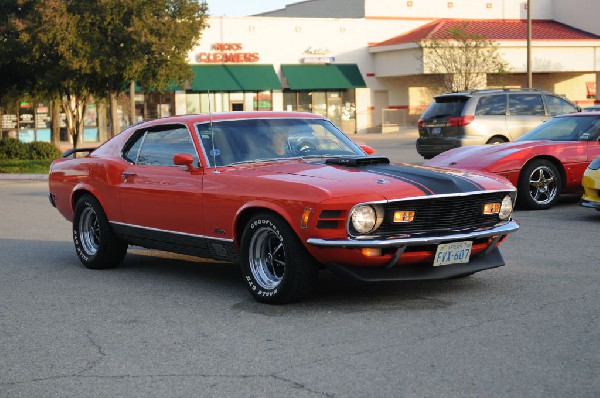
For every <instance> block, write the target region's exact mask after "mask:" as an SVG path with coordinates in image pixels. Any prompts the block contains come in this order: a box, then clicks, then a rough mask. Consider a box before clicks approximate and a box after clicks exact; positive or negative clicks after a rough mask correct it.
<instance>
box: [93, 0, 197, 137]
mask: <svg viewBox="0 0 600 398" xmlns="http://www.w3.org/2000/svg"><path fill="white" fill-rule="evenodd" d="M90 7H91V10H90V13H89V16H90V18H89V20H88V23H89V27H88V28H87V31H86V35H88V36H89V40H90V41H91V42H93V43H95V48H94V51H95V57H96V59H97V60H98V62H97V63H96V65H95V74H96V75H97V78H98V82H99V83H100V86H101V87H100V90H103V92H104V94H105V95H106V94H107V97H108V99H109V104H110V109H111V112H110V113H111V122H112V128H111V131H112V133H113V134H114V133H115V132H118V131H119V129H120V126H119V121H118V116H117V97H118V95H119V93H121V92H123V90H125V89H127V88H128V87H129V85H130V83H131V82H132V81H136V82H138V84H139V85H141V86H142V87H145V88H146V89H152V90H156V91H164V90H165V89H166V88H167V87H169V86H171V85H173V84H178V85H180V86H183V84H184V82H185V81H189V80H191V78H192V76H191V69H190V66H189V64H188V62H187V55H188V53H189V51H190V50H192V48H193V47H194V45H195V44H196V43H197V41H198V39H199V38H200V36H201V33H202V31H203V30H204V28H205V27H206V14H207V11H208V8H207V5H206V2H205V1H200V2H199V1H196V0H154V1H149V0H103V1H98V2H94V4H93V5H92V6H90ZM96 95H102V92H97V93H96Z"/></svg>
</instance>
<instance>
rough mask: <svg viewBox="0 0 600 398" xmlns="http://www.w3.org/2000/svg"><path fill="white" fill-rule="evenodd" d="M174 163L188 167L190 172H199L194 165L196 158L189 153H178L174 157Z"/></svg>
mask: <svg viewBox="0 0 600 398" xmlns="http://www.w3.org/2000/svg"><path fill="white" fill-rule="evenodd" d="M173 163H175V164H176V165H177V166H186V167H187V169H188V171H190V172H193V171H198V169H197V168H196V167H194V166H193V164H192V163H194V157H193V156H192V155H190V154H189V153H178V154H177V155H175V156H173Z"/></svg>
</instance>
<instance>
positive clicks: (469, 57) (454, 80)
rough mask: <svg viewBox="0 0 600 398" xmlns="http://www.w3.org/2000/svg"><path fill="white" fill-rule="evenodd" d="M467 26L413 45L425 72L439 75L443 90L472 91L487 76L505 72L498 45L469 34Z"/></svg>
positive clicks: (506, 69)
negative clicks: (419, 55) (438, 37)
mask: <svg viewBox="0 0 600 398" xmlns="http://www.w3.org/2000/svg"><path fill="white" fill-rule="evenodd" d="M468 25H469V24H468V23H465V24H463V25H460V26H457V27H453V28H449V29H448V30H447V34H446V35H443V36H445V37H443V38H440V39H427V40H423V41H421V42H419V43H417V44H418V45H419V47H421V49H422V62H423V69H424V71H425V73H439V74H441V75H442V79H443V83H442V84H443V86H444V88H445V90H446V91H451V92H457V91H469V90H474V89H476V88H480V87H481V85H482V84H483V85H485V75H486V74H487V73H505V72H507V71H508V63H507V62H506V61H504V60H503V59H502V56H501V54H500V53H499V50H498V45H497V44H496V43H495V42H494V41H492V40H488V39H487V38H486V37H485V36H483V35H481V34H476V33H470V32H469V29H468Z"/></svg>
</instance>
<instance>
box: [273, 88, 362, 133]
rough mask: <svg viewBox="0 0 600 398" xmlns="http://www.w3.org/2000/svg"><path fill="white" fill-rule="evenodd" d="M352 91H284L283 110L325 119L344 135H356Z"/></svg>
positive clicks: (354, 105) (354, 106)
mask: <svg viewBox="0 0 600 398" xmlns="http://www.w3.org/2000/svg"><path fill="white" fill-rule="evenodd" d="M354 98H355V94H354V90H353V89H350V90H344V91H284V93H283V109H285V110H286V111H298V112H312V113H316V114H319V115H322V116H325V117H327V118H328V119H329V120H331V121H332V122H333V124H335V125H336V126H338V127H339V128H340V129H341V130H342V131H343V132H344V133H346V134H354V133H356V104H355V100H354Z"/></svg>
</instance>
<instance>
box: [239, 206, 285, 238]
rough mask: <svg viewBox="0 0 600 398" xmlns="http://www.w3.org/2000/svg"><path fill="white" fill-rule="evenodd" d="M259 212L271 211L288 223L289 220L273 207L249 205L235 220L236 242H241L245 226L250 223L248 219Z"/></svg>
mask: <svg viewBox="0 0 600 398" xmlns="http://www.w3.org/2000/svg"><path fill="white" fill-rule="evenodd" d="M257 213H270V214H273V215H276V216H278V217H281V219H282V220H284V221H285V222H286V223H287V220H286V219H285V217H283V216H282V215H281V214H279V213H277V212H276V211H274V210H272V209H269V208H267V207H249V208H247V209H244V210H243V211H242V212H241V213H240V215H239V216H238V218H237V220H236V222H235V236H234V238H235V242H236V243H238V244H239V242H241V240H242V234H243V233H244V226H245V225H246V224H247V223H248V220H250V218H252V216H254V215H255V214H257ZM288 224H289V223H288Z"/></svg>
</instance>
